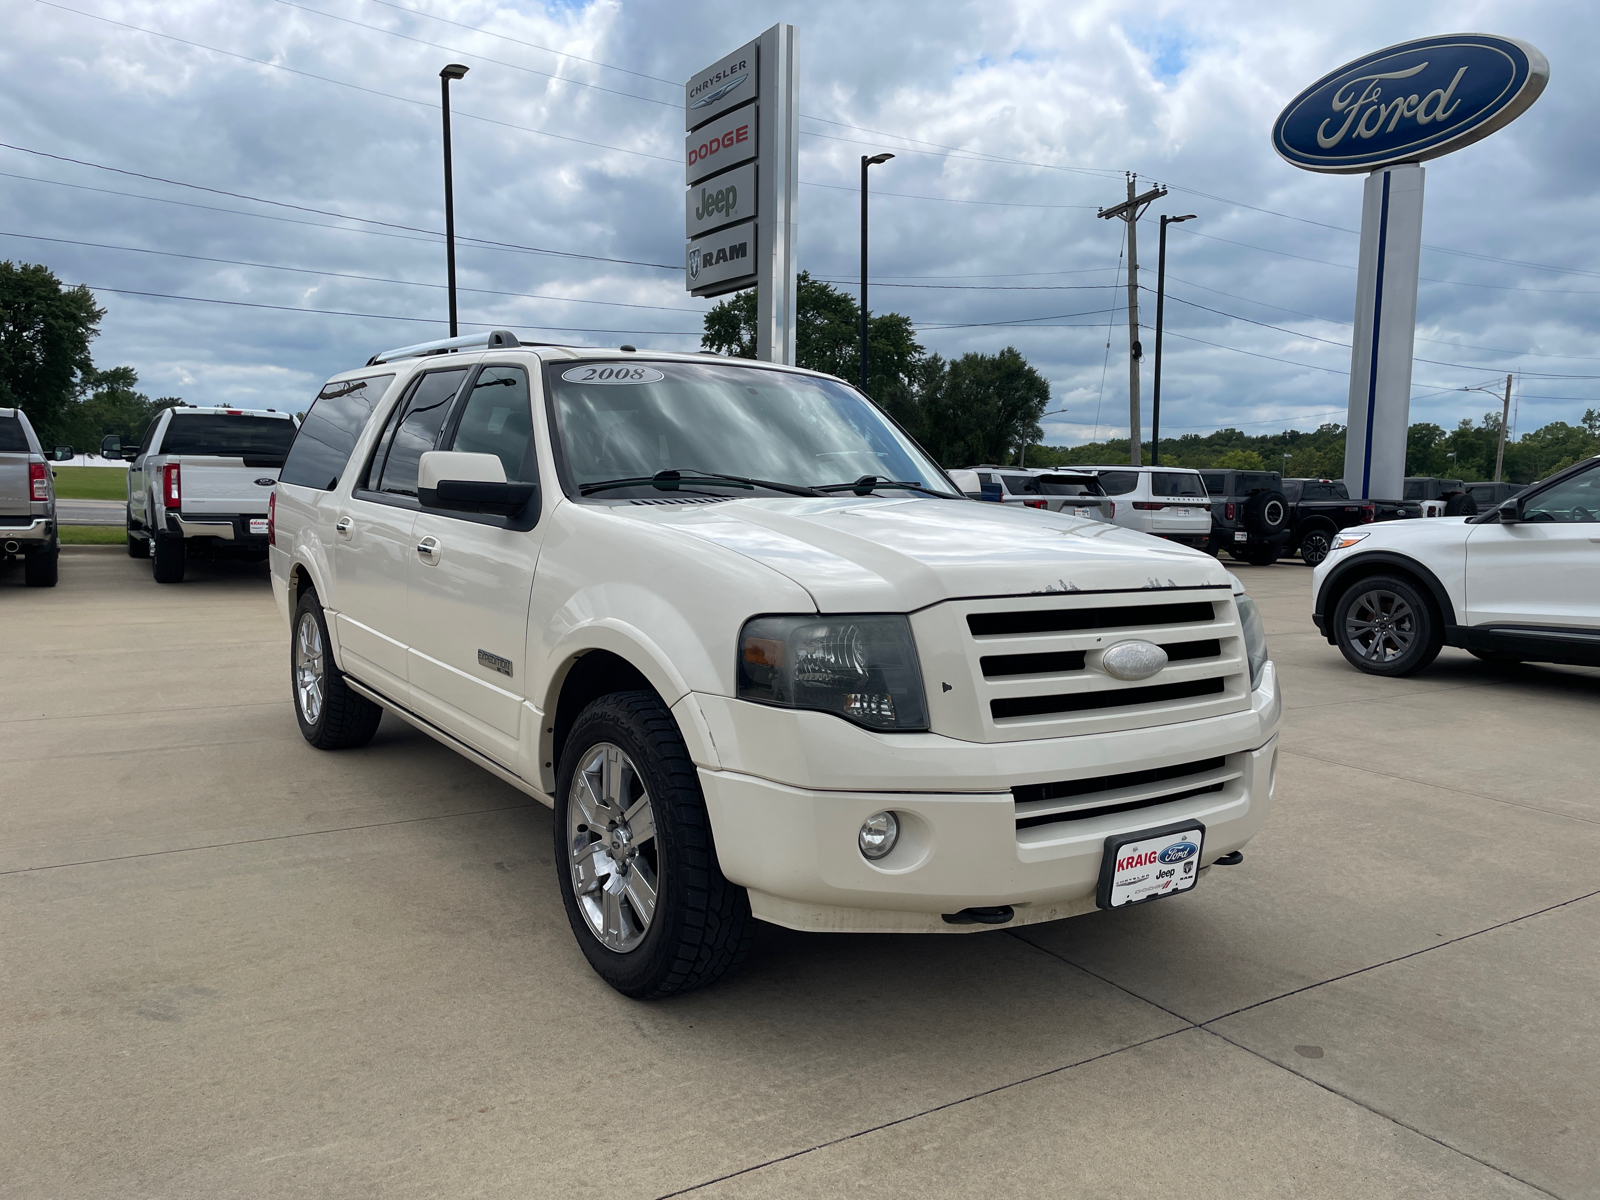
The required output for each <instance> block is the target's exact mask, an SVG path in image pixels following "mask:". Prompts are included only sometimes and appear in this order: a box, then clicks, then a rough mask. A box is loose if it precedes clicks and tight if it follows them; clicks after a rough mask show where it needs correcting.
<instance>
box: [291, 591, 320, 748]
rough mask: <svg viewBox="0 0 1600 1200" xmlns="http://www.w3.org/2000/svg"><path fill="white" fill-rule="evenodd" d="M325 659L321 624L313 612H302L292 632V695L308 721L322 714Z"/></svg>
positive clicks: (310, 723) (308, 722)
mask: <svg viewBox="0 0 1600 1200" xmlns="http://www.w3.org/2000/svg"><path fill="white" fill-rule="evenodd" d="M326 663H327V659H326V656H325V654H324V652H323V646H322V627H321V626H320V625H318V624H317V618H316V616H315V614H313V613H301V614H300V624H299V626H298V627H297V628H296V629H295V634H294V697H295V702H296V703H297V704H299V705H300V715H301V716H302V717H303V718H304V719H305V722H306V724H307V725H315V724H316V723H317V721H318V719H319V718H320V717H321V716H322V694H323V684H324V681H325V679H326V673H327V666H326Z"/></svg>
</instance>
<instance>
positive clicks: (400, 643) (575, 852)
mask: <svg viewBox="0 0 1600 1200" xmlns="http://www.w3.org/2000/svg"><path fill="white" fill-rule="evenodd" d="M272 521H273V525H272V531H271V540H272V550H271V559H272V579H273V589H274V592H275V594H276V597H277V601H278V605H279V607H280V608H281V610H282V611H283V614H284V616H285V618H286V619H287V620H288V621H289V624H290V633H291V652H290V657H291V680H292V685H293V693H294V703H295V709H296V713H297V716H298V719H299V722H300V726H301V729H302V731H303V732H304V734H305V736H306V739H307V740H308V741H309V742H311V744H312V745H314V746H317V747H321V748H323V749H335V748H339V747H347V746H355V745H360V744H362V743H364V742H366V741H367V740H368V739H370V738H371V737H372V735H373V732H374V730H375V729H376V727H377V724H378V721H379V718H380V716H381V715H382V713H383V711H384V710H387V711H389V712H391V713H393V714H395V715H396V716H397V717H399V718H401V719H402V720H405V721H408V722H410V723H411V724H413V725H415V726H416V727H418V728H419V729H421V730H423V731H424V732H426V733H428V734H429V735H431V736H433V737H434V738H437V739H438V740H439V741H441V742H443V743H444V744H446V745H448V746H450V747H452V748H453V749H455V750H457V751H458V752H459V753H461V754H462V755H463V756H465V757H466V758H468V759H469V760H471V761H472V762H474V763H476V764H478V765H479V766H481V767H483V768H484V769H485V770H487V771H489V772H491V773H492V774H494V775H496V776H498V777H499V778H501V779H503V780H505V781H506V782H508V783H510V784H511V785H513V786H514V787H517V788H519V789H521V790H522V791H524V792H526V793H528V794H529V795H530V796H533V797H535V798H537V799H538V800H540V801H542V802H543V803H545V804H548V805H551V806H552V807H553V808H554V810H555V813H554V819H553V826H554V839H555V856H556V863H557V874H558V875H559V878H560V887H561V891H562V895H563V897H564V900H565V904H566V909H567V915H568V918H569V921H570V923H571V925H572V929H573V931H574V933H575V935H576V937H577V939H578V941H579V943H580V944H581V945H582V948H583V951H584V954H585V955H586V956H587V958H588V960H589V962H590V963H591V964H592V965H593V966H594V968H595V970H596V971H597V972H598V973H599V974H600V975H601V976H602V977H603V978H605V979H606V980H607V981H608V982H609V983H610V984H611V985H612V986H614V987H615V988H617V989H618V990H619V991H622V992H623V993H625V994H627V995H630V996H636V997H655V996H664V995H668V994H671V993H673V992H676V991H681V990H683V989H686V988H690V987H694V986H697V985H700V984H703V983H707V982H709V981H711V980H713V979H715V978H717V977H718V976H720V975H721V974H723V973H724V972H725V971H727V970H728V969H729V968H730V967H731V966H733V965H734V964H735V963H736V962H738V961H739V959H740V958H741V957H742V955H743V954H744V953H745V951H746V949H747V947H748V945H749V942H750V938H751V935H752V929H753V921H752V919H753V918H756V919H760V920H764V921H770V922H774V923H776V924H779V925H785V926H788V927H790V928H793V929H801V930H831V931H861V932H871V931H884V932H908V931H920V932H929V933H933V932H960V931H967V930H974V929H982V928H985V927H990V926H1006V927H1014V926H1019V925H1024V924H1028V923H1031V922H1036V921H1050V920H1055V919H1057V918H1060V917H1068V916H1073V915H1075V914H1079V913H1086V912H1090V911H1093V910H1094V909H1095V908H1097V907H1099V908H1110V909H1119V908H1123V907H1125V906H1128V905H1130V904H1138V903H1142V902H1145V901H1148V900H1154V899H1160V898H1163V897H1168V896H1173V895H1177V894H1181V893H1183V892H1186V891H1188V890H1190V889H1191V888H1193V887H1194V886H1195V882H1196V880H1197V879H1198V878H1199V876H1200V874H1201V872H1202V871H1204V870H1205V869H1206V868H1208V867H1209V866H1210V865H1211V864H1212V863H1214V862H1217V861H1218V860H1222V861H1224V862H1228V863H1231V862H1236V861H1238V859H1239V857H1240V856H1239V855H1238V854H1237V853H1236V852H1237V851H1238V850H1239V848H1240V847H1241V846H1243V845H1244V843H1245V842H1246V841H1248V840H1249V839H1250V837H1251V836H1252V835H1254V834H1255V832H1256V831H1257V830H1258V829H1260V828H1261V825H1262V822H1263V821H1264V820H1265V818H1266V814H1267V808H1268V803H1269V799H1270V797H1271V794H1272V786H1273V777H1274V771H1275V766H1276V740H1275V739H1276V734H1277V728H1278V721H1279V714H1280V711H1281V702H1280V698H1279V694H1278V686H1277V683H1276V678H1275V675H1274V671H1273V666H1272V664H1271V663H1270V662H1269V661H1268V660H1267V652H1266V645H1265V640H1264V637H1263V634H1262V628H1261V622H1260V619H1259V616H1258V615H1257V613H1256V610H1255V607H1254V605H1253V604H1252V603H1251V602H1250V600H1249V598H1248V597H1246V596H1245V595H1244V592H1243V589H1242V588H1241V587H1240V586H1239V585H1238V583H1237V581H1235V580H1233V579H1232V577H1231V576H1230V575H1229V574H1228V573H1227V572H1226V571H1225V570H1224V569H1223V568H1222V567H1221V565H1220V564H1218V563H1217V562H1216V560H1215V559H1213V558H1210V557H1209V556H1207V555H1204V554H1201V553H1199V552H1197V551H1194V550H1190V549H1188V548H1185V547H1181V546H1174V545H1172V544H1171V543H1168V542H1163V541H1158V540H1156V539H1154V538H1150V537H1146V536H1144V535H1141V534H1137V533H1132V532H1129V531H1127V530H1123V529H1118V528H1116V527H1115V526H1112V525H1108V524H1106V523H1104V522H1100V521H1092V520H1084V519H1081V518H1077V517H1073V516H1071V515H1063V514H1057V513H1041V512H1034V511H1028V510H1019V509H1013V508H1010V507H1007V506H1005V505H999V504H980V503H974V502H972V501H970V500H968V499H967V498H965V497H964V496H962V495H961V494H960V493H959V492H958V491H957V490H956V489H955V488H954V487H953V485H952V484H951V483H950V481H949V480H948V479H947V478H946V476H945V475H944V474H943V472H941V471H940V469H939V468H938V467H937V466H936V465H935V464H934V463H933V462H932V461H931V460H929V459H928V458H927V456H926V455H925V454H923V452H922V451H921V450H920V449H918V447H917V446H916V445H915V444H914V443H913V442H911V441H910V440H909V439H908V438H907V437H906V436H905V435H904V434H903V433H901V432H900V431H899V430H898V429H897V428H896V427H895V426H894V424H893V423H892V422H891V421H889V420H888V419H887V418H885V417H884V415H883V414H882V413H881V412H880V411H879V410H878V409H877V408H875V407H874V406H873V405H872V404H871V403H870V402H869V401H867V400H866V399H865V398H863V397H862V396H861V395H860V393H858V392H856V391H855V390H853V389H852V388H850V387H848V386H847V385H845V384H843V383H841V382H840V381H838V380H836V379H833V378H831V377H829V376H824V375H819V374H816V373H813V372H808V371H801V370H794V369H789V368H782V367H775V366H772V365H769V364H764V363H757V362H752V361H746V360H740V359H726V358H721V357H715V356H707V355H683V354H658V353H630V352H627V351H602V350H593V349H576V348H571V349H569V348H555V347H547V346H540V347H537V348H534V347H528V346H520V345H519V344H518V342H517V339H516V338H515V337H514V336H513V335H511V334H508V333H505V332H503V331H497V332H495V333H492V334H489V335H487V336H484V337H477V338H458V339H452V340H451V341H449V342H446V343H434V344H430V345H427V346H422V347H407V348H403V349H401V350H397V351H391V352H389V353H386V354H381V355H377V356H375V357H374V358H373V359H372V360H371V361H370V362H369V363H368V365H367V366H366V367H363V368H361V369H359V370H355V371H348V372H345V373H343V374H340V375H337V376H335V377H334V378H333V379H332V380H330V381H329V382H328V384H327V385H326V386H325V387H324V388H323V389H322V391H321V393H320V394H319V395H318V397H317V399H316V401H315V403H314V404H313V406H312V407H311V409H310V411H309V412H308V413H307V415H306V418H305V422H304V424H303V426H302V427H301V430H300V433H299V436H298V438H297V440H296V441H295V443H294V445H293V447H292V449H291V451H290V454H289V457H288V461H287V462H286V463H285V465H284V468H283V472H282V475H281V479H280V482H279V484H278V487H277V489H276V491H275V493H274V497H273V509H272Z"/></svg>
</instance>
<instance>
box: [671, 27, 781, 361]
mask: <svg viewBox="0 0 1600 1200" xmlns="http://www.w3.org/2000/svg"><path fill="white" fill-rule="evenodd" d="M794 88H795V29H794V26H793V25H774V26H773V27H772V28H771V29H769V30H767V31H766V32H765V33H763V34H762V35H761V36H760V37H758V38H757V39H756V40H755V41H753V42H750V43H748V44H746V45H744V46H741V47H740V48H739V49H738V50H735V51H734V52H733V53H732V54H729V55H727V56H726V57H724V58H721V59H719V60H718V61H717V62H715V63H712V64H711V66H709V67H707V68H706V69H705V70H703V71H699V72H697V73H696V74H695V75H694V76H693V77H692V78H691V79H690V80H689V82H688V83H687V84H686V85H685V86H684V128H685V129H687V130H688V135H687V136H686V137H685V138H684V144H683V146H684V182H685V183H686V184H687V185H688V188H689V190H688V192H687V193H686V195H685V197H684V200H685V204H684V235H685V236H686V237H687V238H688V239H689V244H688V247H687V255H688V257H687V260H686V262H685V278H684V286H685V287H686V288H687V289H688V291H689V292H690V293H691V294H692V295H695V296H721V295H723V294H724V293H727V292H736V291H740V290H741V289H744V288H749V287H753V288H755V289H756V357H757V358H759V359H763V360H765V361H766V362H775V363H786V364H788V365H791V366H792V365H793V364H794V360H795V227H796V222H795V213H796V210H797V208H798V201H799V187H800V180H799V149H800V147H799V143H800V116H799V113H798V111H797V110H796V109H795V104H794Z"/></svg>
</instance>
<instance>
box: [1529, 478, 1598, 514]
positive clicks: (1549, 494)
mask: <svg viewBox="0 0 1600 1200" xmlns="http://www.w3.org/2000/svg"><path fill="white" fill-rule="evenodd" d="M1523 518H1524V519H1525V520H1528V521H1562V522H1581V523H1582V524H1585V525H1592V524H1594V523H1595V522H1596V521H1597V520H1600V468H1595V467H1590V468H1589V469H1588V470H1587V471H1585V472H1583V473H1582V474H1581V475H1574V476H1573V477H1572V478H1570V479H1565V480H1562V481H1561V482H1560V483H1558V484H1555V485H1554V486H1553V487H1548V488H1546V489H1545V490H1544V491H1542V492H1540V493H1539V494H1538V495H1537V496H1535V497H1534V498H1533V499H1532V500H1529V501H1528V502H1527V504H1526V505H1525V506H1524V507H1523Z"/></svg>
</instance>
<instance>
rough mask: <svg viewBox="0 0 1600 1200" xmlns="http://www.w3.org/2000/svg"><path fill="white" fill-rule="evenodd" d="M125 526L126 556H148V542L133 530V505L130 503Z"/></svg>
mask: <svg viewBox="0 0 1600 1200" xmlns="http://www.w3.org/2000/svg"><path fill="white" fill-rule="evenodd" d="M126 527H127V532H128V557H129V558H149V557H150V543H149V542H147V541H145V540H144V538H142V537H139V536H138V535H137V534H135V533H134V532H133V506H132V505H129V506H128V516H127V520H126Z"/></svg>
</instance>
